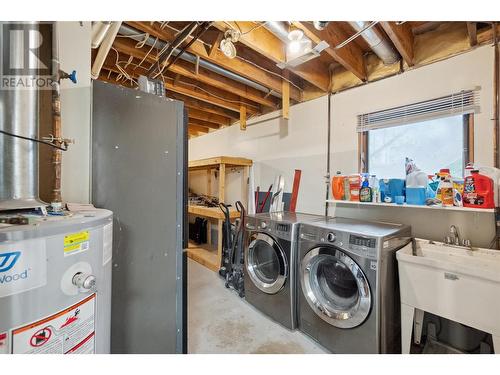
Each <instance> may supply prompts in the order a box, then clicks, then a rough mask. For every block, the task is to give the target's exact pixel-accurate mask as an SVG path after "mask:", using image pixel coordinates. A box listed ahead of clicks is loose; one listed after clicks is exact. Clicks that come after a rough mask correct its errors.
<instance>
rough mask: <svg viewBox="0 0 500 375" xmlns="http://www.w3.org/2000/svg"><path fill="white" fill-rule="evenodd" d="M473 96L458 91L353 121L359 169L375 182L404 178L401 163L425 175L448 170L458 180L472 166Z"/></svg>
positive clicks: (475, 99)
mask: <svg viewBox="0 0 500 375" xmlns="http://www.w3.org/2000/svg"><path fill="white" fill-rule="evenodd" d="M476 101H477V94H475V93H474V92H473V91H469V92H464V91H463V92H461V93H459V94H454V95H451V96H447V97H442V98H438V99H433V100H431V101H427V102H420V103H416V104H412V105H410V106H405V107H398V108H393V109H390V110H386V111H379V112H374V113H370V114H365V115H360V116H358V142H359V151H360V152H359V160H358V163H359V170H360V171H361V172H368V173H370V174H374V175H377V177H379V178H404V177H405V175H406V174H405V158H406V157H409V158H411V159H413V160H414V161H415V163H416V164H417V166H418V167H419V168H420V169H421V170H422V171H424V172H425V173H427V174H433V173H435V172H437V171H439V170H440V169H441V168H449V169H450V173H451V174H452V176H462V175H463V170H464V168H465V165H466V164H467V163H469V162H473V161H474V152H473V143H474V113H475V112H477V111H478V107H477V106H476V105H475V102H476Z"/></svg>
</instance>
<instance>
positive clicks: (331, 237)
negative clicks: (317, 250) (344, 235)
mask: <svg viewBox="0 0 500 375" xmlns="http://www.w3.org/2000/svg"><path fill="white" fill-rule="evenodd" d="M336 239H337V235H336V234H335V233H333V232H329V233H328V234H327V235H326V240H327V241H328V242H330V243H334V242H335V240H336Z"/></svg>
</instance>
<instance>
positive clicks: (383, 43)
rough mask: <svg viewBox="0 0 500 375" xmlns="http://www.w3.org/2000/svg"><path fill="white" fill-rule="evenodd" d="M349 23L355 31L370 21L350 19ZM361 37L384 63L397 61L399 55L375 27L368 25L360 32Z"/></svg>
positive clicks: (388, 63) (358, 30)
mask: <svg viewBox="0 0 500 375" xmlns="http://www.w3.org/2000/svg"><path fill="white" fill-rule="evenodd" d="M349 25H351V26H352V28H353V29H354V30H356V31H357V32H360V31H362V30H363V29H365V28H368V27H369V26H370V22H366V21H351V22H349ZM361 36H362V37H363V39H364V40H365V41H366V42H367V43H368V44H369V46H370V48H371V49H372V51H373V52H375V54H376V55H377V56H378V57H379V58H380V59H381V60H382V61H383V62H384V64H385V65H390V64H394V63H395V62H397V61H399V55H398V53H397V52H396V50H395V49H394V48H393V46H392V45H391V43H389V42H388V41H387V40H386V39H384V37H383V35H382V34H381V32H380V31H379V30H377V29H376V28H375V27H370V28H368V29H366V30H365V31H363V32H362V33H361Z"/></svg>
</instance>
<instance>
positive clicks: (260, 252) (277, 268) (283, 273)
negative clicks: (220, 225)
mask: <svg viewBox="0 0 500 375" xmlns="http://www.w3.org/2000/svg"><path fill="white" fill-rule="evenodd" d="M245 264H246V267H247V271H248V275H249V276H250V279H251V280H252V282H253V283H254V284H255V286H256V287H257V288H259V289H260V290H261V291H263V292H265V293H268V294H274V293H276V292H278V291H279V290H280V289H281V288H282V287H283V285H284V284H285V281H286V277H287V272H288V270H287V263H286V259H285V254H284V252H283V250H282V249H281V247H280V245H279V244H278V242H276V241H275V240H274V239H273V238H272V237H271V236H269V235H267V234H265V233H255V234H253V235H252V236H251V237H250V245H249V246H248V250H247V251H246V253H245Z"/></svg>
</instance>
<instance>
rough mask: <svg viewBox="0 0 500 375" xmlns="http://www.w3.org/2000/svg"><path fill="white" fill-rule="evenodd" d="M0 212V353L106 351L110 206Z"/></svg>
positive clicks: (109, 278)
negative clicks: (46, 213) (67, 210)
mask: <svg viewBox="0 0 500 375" xmlns="http://www.w3.org/2000/svg"><path fill="white" fill-rule="evenodd" d="M0 219H1V220H0V221H2V222H3V223H1V224H0V317H1V319H0V353H4V354H7V353H12V354H66V353H100V354H106V353H109V352H110V326H111V254H112V252H111V251H112V244H111V242H112V225H113V224H112V213H111V211H108V210H100V209H96V210H93V211H85V212H74V213H69V214H67V215H64V216H49V217H46V216H35V215H29V214H26V215H24V216H22V217H21V216H19V214H17V213H2V214H1V215H0ZM16 220H20V222H22V224H12V223H15V222H16ZM6 222H10V223H11V224H7V223H6Z"/></svg>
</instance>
